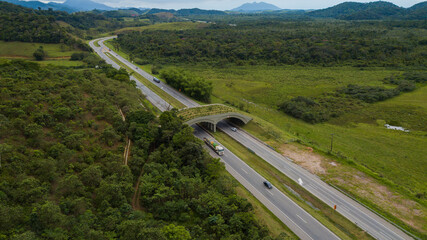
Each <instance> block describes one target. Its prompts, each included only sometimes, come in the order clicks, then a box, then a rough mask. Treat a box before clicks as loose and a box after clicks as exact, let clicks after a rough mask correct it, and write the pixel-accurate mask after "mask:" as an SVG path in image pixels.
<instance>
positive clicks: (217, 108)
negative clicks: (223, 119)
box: [178, 104, 236, 122]
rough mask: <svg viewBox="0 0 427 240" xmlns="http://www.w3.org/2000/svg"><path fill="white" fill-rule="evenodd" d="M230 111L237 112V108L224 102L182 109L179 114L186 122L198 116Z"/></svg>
mask: <svg viewBox="0 0 427 240" xmlns="http://www.w3.org/2000/svg"><path fill="white" fill-rule="evenodd" d="M229 112H236V110H235V109H234V108H232V107H229V106H226V105H222V104H210V105H204V106H200V107H194V108H184V109H181V110H179V111H178V116H179V117H181V118H182V120H183V121H184V122H186V121H188V120H191V119H195V118H198V117H204V116H210V115H218V114H223V113H229Z"/></svg>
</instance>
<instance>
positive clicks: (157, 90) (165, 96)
mask: <svg viewBox="0 0 427 240" xmlns="http://www.w3.org/2000/svg"><path fill="white" fill-rule="evenodd" d="M105 54H106V55H107V56H108V57H109V58H111V60H113V61H114V62H115V63H117V64H118V65H119V66H120V67H122V68H124V69H126V70H127V71H128V72H129V74H132V75H133V76H134V77H135V78H136V79H138V81H140V82H141V83H142V84H144V85H145V86H146V87H148V88H149V89H150V90H151V91H153V92H154V93H156V94H157V95H159V97H161V98H163V99H164V100H165V101H166V102H168V103H170V104H171V106H172V107H174V108H177V109H181V108H184V107H185V105H184V104H182V103H181V102H180V101H178V100H176V99H175V98H173V97H172V96H171V95H169V94H168V93H166V92H165V91H163V90H161V89H160V88H159V87H157V86H156V85H155V84H154V83H152V82H150V81H149V80H147V79H146V78H144V77H142V76H141V75H139V74H138V73H137V72H135V71H133V70H132V69H130V68H129V67H128V66H126V65H125V64H123V63H122V62H120V61H119V60H118V59H117V58H116V57H114V56H113V55H112V54H111V53H108V52H106V53H105Z"/></svg>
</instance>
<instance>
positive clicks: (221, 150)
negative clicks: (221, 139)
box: [203, 138, 224, 156]
mask: <svg viewBox="0 0 427 240" xmlns="http://www.w3.org/2000/svg"><path fill="white" fill-rule="evenodd" d="M203 141H204V142H205V143H206V145H208V146H209V147H210V148H212V149H213V150H214V151H215V152H216V153H217V154H218V155H220V156H222V155H224V148H223V147H222V146H221V145H219V144H218V143H216V142H215V141H213V140H209V139H207V138H203Z"/></svg>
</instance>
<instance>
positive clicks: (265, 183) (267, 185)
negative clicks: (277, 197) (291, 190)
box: [264, 181, 273, 189]
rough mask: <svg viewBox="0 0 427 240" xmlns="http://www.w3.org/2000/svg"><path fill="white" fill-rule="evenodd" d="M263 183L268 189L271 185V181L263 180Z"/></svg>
mask: <svg viewBox="0 0 427 240" xmlns="http://www.w3.org/2000/svg"><path fill="white" fill-rule="evenodd" d="M264 185H265V186H266V187H267V188H268V189H272V188H273V185H271V183H270V182H269V181H264Z"/></svg>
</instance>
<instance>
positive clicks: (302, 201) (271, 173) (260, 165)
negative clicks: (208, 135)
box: [214, 132, 373, 239]
mask: <svg viewBox="0 0 427 240" xmlns="http://www.w3.org/2000/svg"><path fill="white" fill-rule="evenodd" d="M214 136H215V138H216V139H217V140H218V141H219V142H221V143H222V144H223V145H224V146H225V147H227V148H228V149H229V150H230V151H232V152H233V153H234V154H236V155H237V156H238V157H239V158H241V159H242V160H243V161H245V162H246V163H247V164H248V165H249V166H250V167H251V168H253V169H254V170H255V171H257V172H258V173H259V174H261V175H262V176H263V177H265V178H266V179H267V180H268V181H270V182H271V183H272V184H273V185H274V186H275V187H277V188H278V189H279V190H281V191H282V192H283V193H284V194H285V195H287V196H288V197H289V198H291V199H292V200H293V201H295V202H296V203H297V204H298V205H299V206H301V207H302V208H303V209H304V210H305V211H307V212H308V213H309V214H310V215H312V216H313V217H314V218H316V219H317V220H318V221H319V222H321V223H322V224H323V225H324V226H326V227H327V228H329V229H330V230H331V231H332V232H334V233H335V234H336V235H337V236H338V237H339V238H341V239H373V238H372V237H371V236H370V235H368V234H367V233H365V232H364V231H363V230H362V229H360V228H359V227H358V226H356V225H355V224H353V223H352V222H350V221H349V220H348V219H346V218H345V217H344V216H342V215H341V214H339V213H338V212H336V211H334V210H333V209H332V208H331V207H329V206H328V205H326V204H325V203H324V202H322V201H321V200H320V199H318V198H317V197H315V196H314V195H312V194H311V193H309V192H308V191H307V190H305V189H304V188H302V187H301V186H299V185H298V184H297V183H295V182H294V181H293V180H292V179H290V178H288V177H287V176H285V175H284V174H283V173H281V172H280V171H278V170H277V169H276V168H274V167H273V166H271V165H270V164H269V163H267V162H266V161H264V160H263V159H261V158H260V157H258V156H257V155H255V154H254V153H253V152H251V150H250V149H248V148H246V147H244V146H243V145H241V144H240V143H238V142H236V141H235V140H234V139H232V138H231V137H229V136H228V135H226V134H225V133H222V132H217V133H214ZM225 154H227V153H225Z"/></svg>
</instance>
